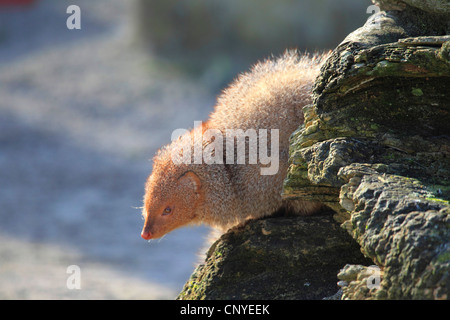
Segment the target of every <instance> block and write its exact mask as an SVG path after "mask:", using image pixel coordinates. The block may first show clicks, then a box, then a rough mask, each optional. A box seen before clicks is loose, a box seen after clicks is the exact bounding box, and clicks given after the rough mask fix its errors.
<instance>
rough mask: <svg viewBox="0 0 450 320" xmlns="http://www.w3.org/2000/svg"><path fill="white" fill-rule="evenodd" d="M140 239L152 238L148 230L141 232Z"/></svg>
mask: <svg viewBox="0 0 450 320" xmlns="http://www.w3.org/2000/svg"><path fill="white" fill-rule="evenodd" d="M141 237H142V238H143V239H145V240H150V239H151V238H152V233H151V232H150V231H149V230H146V229H144V230H142V232H141Z"/></svg>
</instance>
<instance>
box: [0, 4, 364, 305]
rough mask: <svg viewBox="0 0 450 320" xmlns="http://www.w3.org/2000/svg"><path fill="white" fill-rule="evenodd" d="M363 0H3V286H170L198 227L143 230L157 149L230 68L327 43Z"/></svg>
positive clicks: (117, 291)
mask: <svg viewBox="0 0 450 320" xmlns="http://www.w3.org/2000/svg"><path fill="white" fill-rule="evenodd" d="M73 4H74V5H78V6H79V7H80V9H81V29H80V30H76V29H75V30H69V29H68V28H67V26H66V20H67V19H68V18H69V17H70V15H71V14H70V13H66V10H67V7H68V6H69V5H73ZM369 5H371V2H370V1H369V0H367V1H361V0H340V1H336V0H277V1H274V0H270V1H269V0H227V1H223V0H148V1H147V0H128V1H122V0H96V1H91V0H69V1H66V0H34V1H33V0H0V299H174V298H175V297H176V295H177V294H178V292H179V291H180V290H181V289H182V287H183V285H184V283H185V282H186V281H187V280H188V278H189V276H190V274H191V273H192V271H193V269H194V268H195V264H196V263H197V262H198V254H199V253H202V252H203V251H202V250H203V249H202V246H203V244H204V239H205V237H206V235H207V233H208V229H207V228H206V227H201V226H200V227H190V228H183V229H180V230H177V231H174V232H172V233H170V234H169V235H167V236H165V237H164V238H163V239H162V240H157V241H152V242H146V241H144V240H142V239H141V238H140V231H141V228H142V225H143V220H142V217H141V214H140V209H139V207H140V206H141V205H142V196H143V192H144V183H145V180H146V178H147V175H148V174H149V173H150V171H151V165H152V163H151V158H152V157H153V155H154V153H155V152H156V150H157V149H158V148H159V147H161V146H162V145H164V144H167V143H168V142H170V136H171V133H172V131H173V130H175V129H177V128H191V127H192V126H193V124H194V120H205V119H207V118H208V114H209V113H210V112H211V111H212V110H213V107H214V101H215V98H216V96H217V94H219V93H220V91H221V89H222V88H223V86H224V85H225V84H226V83H228V82H229V81H230V80H231V79H233V78H234V77H235V76H236V74H237V73H239V72H242V71H245V70H246V69H248V67H249V66H251V65H252V64H254V63H255V62H256V61H257V60H259V59H263V58H266V57H268V56H270V55H272V54H273V55H278V54H280V53H282V52H283V51H284V50H285V48H294V47H296V48H299V49H300V50H302V51H304V50H306V51H316V50H323V49H333V48H334V47H335V46H337V45H338V44H339V43H340V42H341V41H342V40H343V39H344V37H345V36H346V35H347V34H348V33H350V32H351V31H353V30H355V29H356V28H358V27H359V26H361V25H362V24H363V23H364V22H365V20H366V19H367V18H368V17H369V14H367V13H366V10H367V7H368V6H369ZM70 265H77V266H79V268H80V271H81V277H80V280H81V281H80V284H81V288H80V289H73V290H71V289H69V288H68V287H67V280H68V279H69V277H70V276H71V274H69V273H67V268H68V267H69V266H70Z"/></svg>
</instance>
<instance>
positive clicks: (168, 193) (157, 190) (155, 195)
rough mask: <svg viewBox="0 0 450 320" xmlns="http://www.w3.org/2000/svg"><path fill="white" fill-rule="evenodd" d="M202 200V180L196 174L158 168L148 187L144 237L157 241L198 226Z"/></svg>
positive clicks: (142, 234)
mask: <svg viewBox="0 0 450 320" xmlns="http://www.w3.org/2000/svg"><path fill="white" fill-rule="evenodd" d="M172 167H173V164H172ZM155 169H156V171H155ZM202 201H203V197H202V190H201V181H200V178H199V177H198V176H197V175H196V174H195V173H194V172H192V171H184V172H180V170H174V171H173V170H171V168H168V169H167V168H166V170H162V171H161V170H158V168H154V171H153V173H152V174H151V175H150V177H149V179H148V180H147V185H146V193H145V197H144V207H143V216H144V218H145V224H144V227H143V229H142V232H141V237H142V238H144V239H146V240H150V239H157V238H160V237H162V236H164V235H165V234H166V233H168V232H170V231H172V230H174V229H176V228H179V227H182V226H184V225H188V224H192V223H195V222H196V221H197V219H198V211H199V207H200V206H201V202H202Z"/></svg>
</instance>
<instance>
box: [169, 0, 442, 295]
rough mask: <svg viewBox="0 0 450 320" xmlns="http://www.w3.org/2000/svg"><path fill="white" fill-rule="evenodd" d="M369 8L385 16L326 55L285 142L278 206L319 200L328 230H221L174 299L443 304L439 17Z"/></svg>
mask: <svg viewBox="0 0 450 320" xmlns="http://www.w3.org/2000/svg"><path fill="white" fill-rule="evenodd" d="M379 2H380V5H381V6H382V8H384V9H388V6H390V7H389V9H390V10H393V11H381V12H379V13H377V14H375V15H374V16H373V17H372V18H370V19H369V20H368V21H367V23H366V24H365V25H364V26H363V27H361V28H359V29H358V30H355V31H354V32H353V33H351V34H350V35H348V36H347V37H346V38H345V39H344V41H343V42H342V43H341V44H340V45H339V46H338V47H337V48H336V49H335V50H334V51H333V53H332V55H331V56H330V58H329V59H328V60H327V62H326V63H325V65H324V66H323V68H322V70H321V74H320V75H319V77H318V79H317V80H316V83H315V86H314V90H313V104H312V105H310V106H307V107H305V108H304V114H305V122H304V124H303V125H302V126H300V127H299V129H298V130H297V131H296V132H294V133H293V135H292V137H291V149H290V167H289V171H288V174H287V177H286V179H285V183H284V190H283V197H285V198H286V199H298V198H301V199H308V200H314V201H320V202H322V203H324V204H326V205H327V206H328V207H330V208H331V209H332V210H333V212H334V215H333V219H332V218H331V217H330V216H329V215H328V216H315V217H314V216H313V217H290V218H280V217H271V218H268V219H264V220H257V221H249V222H248V223H247V224H246V225H244V226H240V227H237V228H234V229H232V230H230V231H229V232H228V233H226V234H224V235H223V236H222V237H221V238H220V239H219V240H218V241H217V242H216V243H215V244H214V245H213V246H212V247H211V249H210V250H209V252H208V257H207V259H206V261H205V263H204V264H202V265H200V266H199V267H198V268H197V269H196V270H195V272H194V274H193V275H192V276H191V278H190V280H189V281H188V282H187V283H186V285H185V287H184V289H183V291H182V292H181V293H180V295H179V297H178V299H324V298H326V299H336V298H337V299H339V298H341V299H448V298H449V293H450V246H449V239H450V220H449V219H450V218H449V214H450V161H449V159H450V127H449V123H450V104H449V101H448V92H447V91H448V88H449V87H450V60H449V56H450V54H449V52H450V41H449V40H450V39H449V36H448V35H447V34H448V33H450V32H449V31H450V20H449V19H448V17H446V16H445V13H446V11H445V10H446V8H447V7H445V6H442V7H439V6H438V5H437V4H443V3H444V1H437V0H436V1H434V2H433V1H425V2H423V5H419V4H418V3H419V2H416V1H412V0H411V1H389V0H383V1H379ZM433 3H436V6H432V7H433V8H434V9H435V10H430V9H429V7H426V8H427V9H425V6H430V5H431V4H433ZM392 6H394V7H395V8H393V7H392ZM435 11H438V12H439V14H433V13H430V12H435ZM339 224H340V226H341V227H338V225H339ZM360 250H361V251H362V252H363V253H364V255H365V256H366V257H368V258H369V259H370V260H368V259H367V258H365V257H363V256H362V255H361V254H360V252H359V251H360ZM357 261H359V262H357ZM374 263H375V265H374ZM338 279H339V280H340V281H339V282H337V283H338V284H339V287H340V289H339V287H338V286H337V284H336V281H337V280H338Z"/></svg>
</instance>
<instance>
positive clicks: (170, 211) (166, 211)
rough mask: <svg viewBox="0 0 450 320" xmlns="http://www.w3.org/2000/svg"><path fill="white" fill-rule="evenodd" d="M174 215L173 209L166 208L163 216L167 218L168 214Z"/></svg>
mask: <svg viewBox="0 0 450 320" xmlns="http://www.w3.org/2000/svg"><path fill="white" fill-rule="evenodd" d="M171 213H172V208H171V207H166V208H165V209H164V211H163V214H162V215H163V216H167V215H168V214H171Z"/></svg>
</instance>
